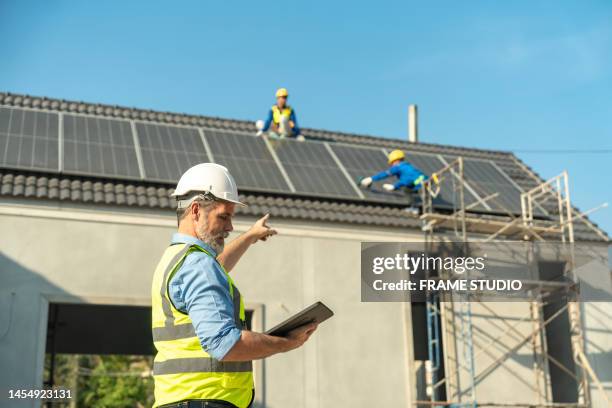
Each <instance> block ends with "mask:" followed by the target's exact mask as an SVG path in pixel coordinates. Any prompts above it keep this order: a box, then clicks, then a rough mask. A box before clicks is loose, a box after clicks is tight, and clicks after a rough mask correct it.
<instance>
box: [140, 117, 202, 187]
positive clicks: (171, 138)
mask: <svg viewBox="0 0 612 408" xmlns="http://www.w3.org/2000/svg"><path fill="white" fill-rule="evenodd" d="M134 128H135V132H136V137H137V139H138V147H139V149H140V156H141V158H142V167H143V172H144V176H145V177H146V178H147V180H151V181H159V182H168V181H170V182H173V183H176V182H177V181H178V180H179V178H180V177H181V175H182V174H183V173H184V172H185V171H186V170H187V169H189V168H190V167H192V166H194V165H196V164H198V163H204V162H209V161H212V160H211V158H210V155H209V153H208V151H207V149H206V146H205V144H204V140H203V139H202V133H201V129H200V128H198V127H192V126H177V125H166V124H159V123H152V122H142V121H134Z"/></svg>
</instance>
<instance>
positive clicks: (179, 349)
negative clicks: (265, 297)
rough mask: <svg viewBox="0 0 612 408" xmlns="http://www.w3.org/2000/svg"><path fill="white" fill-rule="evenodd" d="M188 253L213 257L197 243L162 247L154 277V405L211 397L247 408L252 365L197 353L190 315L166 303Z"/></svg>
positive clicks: (238, 309) (239, 309) (235, 295)
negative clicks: (163, 251) (171, 282)
mask: <svg viewBox="0 0 612 408" xmlns="http://www.w3.org/2000/svg"><path fill="white" fill-rule="evenodd" d="M193 251H200V252H204V253H205V254H206V255H208V256H211V257H212V255H211V254H210V253H208V252H207V251H206V250H205V249H204V248H201V247H199V246H197V245H187V244H180V245H172V246H170V247H169V248H168V249H166V252H165V253H164V256H163V257H162V260H161V261H160V263H159V265H158V266H157V269H156V271H155V275H154V278H153V286H152V291H151V295H152V314H153V322H152V323H153V324H152V332H153V341H154V344H155V347H156V349H157V355H156V356H155V361H154V364H153V375H154V379H155V405H154V406H159V405H163V404H168V403H172V402H177V401H181V400H185V399H216V400H223V401H228V402H231V403H232V404H234V405H236V406H238V407H246V406H247V405H248V404H249V402H250V400H251V396H252V389H253V376H252V362H251V361H240V362H233V361H232V362H223V361H219V360H216V359H214V358H212V357H211V356H210V355H209V354H208V353H206V352H205V351H204V350H203V349H202V346H201V345H200V341H199V339H198V337H197V335H196V333H195V329H194V327H193V322H192V321H191V319H190V318H189V315H188V314H186V313H184V312H181V311H180V310H178V309H176V307H174V305H173V304H172V301H171V299H170V296H169V292H168V288H169V282H170V280H171V279H172V277H173V276H174V274H175V273H176V271H177V270H178V269H179V268H180V266H181V265H182V264H183V262H184V260H185V258H186V257H187V255H188V254H189V253H190V252H193ZM215 262H217V261H216V259H215ZM219 266H221V265H219ZM221 268H222V269H223V267H222V266H221ZM223 271H224V272H225V275H226V277H227V280H228V286H229V287H228V290H229V293H230V296H231V297H232V300H233V309H234V320H235V322H236V325H237V326H238V327H239V328H245V326H246V324H245V311H244V302H243V301H242V296H241V294H240V291H239V290H238V288H236V286H235V285H234V282H233V280H232V278H231V277H230V276H229V274H227V272H226V271H225V269H223Z"/></svg>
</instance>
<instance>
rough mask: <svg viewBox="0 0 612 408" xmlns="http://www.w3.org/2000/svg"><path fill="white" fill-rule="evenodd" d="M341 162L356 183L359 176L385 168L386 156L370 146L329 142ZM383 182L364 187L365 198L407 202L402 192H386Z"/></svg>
mask: <svg viewBox="0 0 612 408" xmlns="http://www.w3.org/2000/svg"><path fill="white" fill-rule="evenodd" d="M329 145H330V146H331V148H332V150H333V151H334V153H335V154H336V156H337V157H338V159H339V160H340V161H341V162H342V165H343V166H344V168H345V169H346V171H347V172H348V173H349V175H350V176H351V178H352V179H353V180H355V183H358V181H359V179H360V178H361V177H368V176H372V175H374V174H376V173H378V172H380V171H382V170H384V169H386V168H387V157H386V156H385V154H384V153H383V151H382V150H381V149H377V148H371V147H358V146H349V145H344V144H336V143H330V144H329ZM383 183H384V181H383V182H376V183H373V185H372V188H371V189H367V190H366V189H364V190H363V195H364V196H365V198H366V199H367V200H373V201H384V202H391V203H408V202H409V201H408V198H407V197H406V196H405V194H403V193H388V192H385V191H384V190H383V189H382V184H383Z"/></svg>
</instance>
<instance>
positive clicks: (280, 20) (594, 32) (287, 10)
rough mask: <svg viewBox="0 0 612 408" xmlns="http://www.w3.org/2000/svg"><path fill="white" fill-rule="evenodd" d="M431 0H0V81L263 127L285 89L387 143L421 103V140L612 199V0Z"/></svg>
mask: <svg viewBox="0 0 612 408" xmlns="http://www.w3.org/2000/svg"><path fill="white" fill-rule="evenodd" d="M223 3H225V4H223ZM363 3H365V2H363ZM422 3H423V2H411V1H398V2H384V1H378V2H375V3H374V2H372V3H371V4H372V5H371V6H366V5H365V4H359V3H358V2H329V1H325V2H319V1H307V2H306V1H304V2H300V3H299V4H293V3H292V2H283V3H261V4H255V2H231V5H227V4H229V3H226V2H207V1H199V2H196V1H192V2H190V1H181V2H168V1H165V2H161V1H146V2H145V1H142V2H138V1H130V2H127V1H122V2H119V1H104V2H83V1H71V2H69V1H57V0H45V1H39V2H30V1H19V2H16V1H13V2H9V1H8V0H0V38H3V39H4V41H2V42H0V74H1V75H0V90H2V91H9V92H18V93H29V94H34V95H42V96H49V97H58V98H66V99H77V100H84V101H88V102H102V103H110V104H119V105H127V106H136V107H139V108H151V109H160V110H168V111H176V112H187V113H197V114H205V115H214V116H222V117H229V118H239V119H253V120H254V119H257V118H261V117H263V116H264V115H265V113H266V109H267V108H269V106H270V105H271V104H272V103H273V101H274V98H273V93H274V90H275V89H276V88H277V87H279V86H285V87H287V88H289V91H290V92H291V95H292V96H291V103H292V105H294V106H295V107H296V109H297V112H298V118H299V120H300V122H301V125H302V126H305V127H313V128H323V129H329V130H341V131H348V132H356V133H363V134H373V135H379V136H386V137H405V135H406V127H407V126H406V107H407V105H408V104H409V103H417V104H418V105H419V114H420V123H419V126H420V137H421V140H423V141H426V142H432V143H441V144H452V145H461V146H470V147H479V148H491V149H503V150H513V151H516V152H517V155H518V156H519V157H520V158H521V159H523V160H524V161H525V162H526V163H527V164H528V165H529V166H531V167H532V168H533V169H534V170H536V171H537V172H538V173H540V174H541V175H542V176H543V177H550V176H553V175H556V174H557V173H559V172H561V171H562V170H563V169H567V170H568V171H569V172H570V176H571V190H572V198H573V201H574V203H575V204H576V205H577V206H578V207H579V208H580V209H582V210H587V209H589V208H592V207H595V206H597V205H599V204H601V203H603V202H611V204H612V182H611V181H610V179H611V176H612V172H611V171H610V168H609V164H610V162H611V161H612V97H611V95H612V3H611V2H609V1H607V0H601V1H590V2H583V1H573V2H572V1H567V2H560V1H538V2H533V1H525V2H520V1H513V2H490V1H486V2H485V1H471V2H457V1H436V2H428V4H427V5H425V6H423V5H422ZM542 150H544V152H543V151H542ZM550 150H554V151H555V152H550ZM559 150H561V152H560V151H559ZM592 219H594V220H595V221H596V222H598V223H599V224H600V225H602V226H603V227H604V228H605V229H606V230H607V231H608V232H612V209H611V208H607V209H603V210H600V211H598V212H596V213H595V214H593V216H592Z"/></svg>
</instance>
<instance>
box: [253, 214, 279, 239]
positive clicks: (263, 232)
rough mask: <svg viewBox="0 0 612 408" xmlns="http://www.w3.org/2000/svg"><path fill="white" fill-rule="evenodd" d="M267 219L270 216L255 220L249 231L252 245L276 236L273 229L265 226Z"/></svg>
mask: <svg viewBox="0 0 612 408" xmlns="http://www.w3.org/2000/svg"><path fill="white" fill-rule="evenodd" d="M269 218H270V214H266V215H264V216H263V217H261V218H260V219H259V220H257V222H256V223H255V224H253V226H252V227H251V229H249V235H250V236H251V237H252V243H253V244H254V243H256V242H257V241H259V240H261V241H265V240H266V239H268V237H271V236H272V235H276V234H277V232H276V230H275V229H273V228H270V227H269V226H268V225H267V222H268V219H269Z"/></svg>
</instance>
